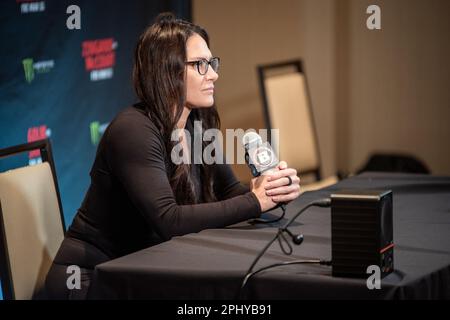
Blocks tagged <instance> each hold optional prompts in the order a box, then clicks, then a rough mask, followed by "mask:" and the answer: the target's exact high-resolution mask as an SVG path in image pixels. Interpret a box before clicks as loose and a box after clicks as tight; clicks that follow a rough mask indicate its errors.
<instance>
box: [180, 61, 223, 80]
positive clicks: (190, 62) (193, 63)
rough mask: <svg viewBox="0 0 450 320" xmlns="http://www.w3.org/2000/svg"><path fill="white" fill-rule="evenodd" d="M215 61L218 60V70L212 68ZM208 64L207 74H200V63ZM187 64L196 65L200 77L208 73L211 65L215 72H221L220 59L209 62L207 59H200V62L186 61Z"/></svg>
mask: <svg viewBox="0 0 450 320" xmlns="http://www.w3.org/2000/svg"><path fill="white" fill-rule="evenodd" d="M213 60H217V68H216V69H214V67H213V66H212V63H213ZM205 62H206V69H205V72H204V73H202V72H200V63H205ZM185 63H186V64H189V65H195V66H196V67H197V71H198V73H199V74H200V75H202V76H204V75H205V74H207V73H208V70H209V66H210V65H211V68H213V70H214V72H216V73H217V72H218V71H219V67H220V58H219V57H212V58H211V59H210V60H209V61H208V60H206V59H199V60H195V61H186V62H185Z"/></svg>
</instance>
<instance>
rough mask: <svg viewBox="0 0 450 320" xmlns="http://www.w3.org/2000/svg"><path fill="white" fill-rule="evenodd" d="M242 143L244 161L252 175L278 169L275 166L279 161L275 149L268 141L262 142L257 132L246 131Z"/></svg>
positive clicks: (267, 173)
mask: <svg viewBox="0 0 450 320" xmlns="http://www.w3.org/2000/svg"><path fill="white" fill-rule="evenodd" d="M242 145H243V146H244V149H245V162H246V163H247V165H248V166H249V168H250V171H251V172H252V175H253V176H254V177H258V176H260V175H269V174H272V173H273V172H274V171H277V170H278V169H276V167H277V165H278V163H279V161H278V157H277V155H276V154H275V151H274V150H273V149H272V147H271V146H270V144H269V143H268V142H265V143H263V142H262V139H261V136H260V135H259V134H257V133H256V132H253V131H251V132H247V133H246V134H245V135H244V136H243V137H242Z"/></svg>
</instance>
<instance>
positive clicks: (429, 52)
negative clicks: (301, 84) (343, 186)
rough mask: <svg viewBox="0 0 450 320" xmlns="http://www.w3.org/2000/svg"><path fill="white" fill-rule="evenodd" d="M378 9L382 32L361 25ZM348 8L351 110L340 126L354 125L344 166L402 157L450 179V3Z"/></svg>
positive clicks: (353, 4) (362, 3) (398, 1)
mask: <svg viewBox="0 0 450 320" xmlns="http://www.w3.org/2000/svg"><path fill="white" fill-rule="evenodd" d="M372 3H377V4H379V5H380V7H381V10H382V30H381V31H369V30H367V29H366V28H364V27H362V26H363V25H364V23H365V19H366V17H367V15H366V14H365V8H367V6H368V5H369V4H372ZM347 9H348V10H347V15H348V17H347V18H349V19H348V21H349V25H348V32H349V33H348V34H349V35H348V49H347V55H348V56H347V62H348V64H347V65H345V64H344V65H342V68H345V69H346V70H345V71H344V72H347V73H348V83H347V84H346V85H345V86H346V89H345V90H346V93H345V95H347V97H348V105H347V107H346V106H343V105H339V107H338V110H340V111H342V113H341V114H339V115H338V116H337V118H336V120H337V121H338V123H339V124H340V126H346V127H347V132H346V133H347V134H346V135H344V136H343V137H342V140H340V141H341V143H345V142H346V143H348V150H347V153H344V154H342V155H341V156H340V161H342V163H340V167H345V168H347V169H349V170H354V169H356V168H357V167H359V166H360V165H361V164H362V163H363V162H364V161H366V157H367V156H368V154H369V153H370V152H373V151H398V152H407V153H413V154H415V155H417V156H418V157H419V158H421V159H422V160H423V161H425V163H426V164H428V166H429V167H430V168H431V170H432V172H433V173H435V174H447V175H448V174H450V152H449V145H450V141H449V140H450V126H449V121H450V60H449V59H450V19H449V18H448V15H449V13H450V1H448V0H429V1H424V0H395V1H367V0H351V1H350V4H349V6H348V8H347ZM339 71H341V69H339ZM348 115H349V116H350V117H349V119H346V118H347V116H348ZM338 130H339V129H338ZM337 148H338V147H337ZM337 151H339V150H337Z"/></svg>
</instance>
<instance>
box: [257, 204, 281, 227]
mask: <svg viewBox="0 0 450 320" xmlns="http://www.w3.org/2000/svg"><path fill="white" fill-rule="evenodd" d="M280 208H281V210H283V213H282V214H281V216H279V217H278V218H275V219H272V220H270V219H263V218H255V219H252V220H250V221H249V223H251V224H256V223H274V222H278V221H280V220H281V219H283V218H284V215H285V214H286V205H285V204H281V205H280Z"/></svg>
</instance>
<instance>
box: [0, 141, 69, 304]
mask: <svg viewBox="0 0 450 320" xmlns="http://www.w3.org/2000/svg"><path fill="white" fill-rule="evenodd" d="M36 149H39V150H40V152H41V157H42V163H40V164H37V165H33V166H25V167H21V168H18V169H13V170H8V171H5V172H2V173H0V277H1V278H0V279H1V282H2V289H3V296H4V298H5V299H20V300H23V299H32V298H36V297H39V295H40V294H41V293H42V288H43V285H44V281H45V277H46V275H47V272H48V270H49V268H50V265H51V263H52V261H53V258H54V257H55V255H56V252H57V250H58V248H59V246H60V244H61V242H62V240H63V238H64V233H65V223H64V216H63V212H62V207H61V200H60V196H59V190H58V183H57V179H56V172H55V166H54V162H53V156H52V151H51V144H50V141H49V140H48V139H45V140H40V141H36V142H31V143H26V144H22V145H18V146H14V147H9V148H6V149H0V159H1V158H4V157H8V156H11V155H16V154H19V153H22V152H28V151H31V150H36Z"/></svg>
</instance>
